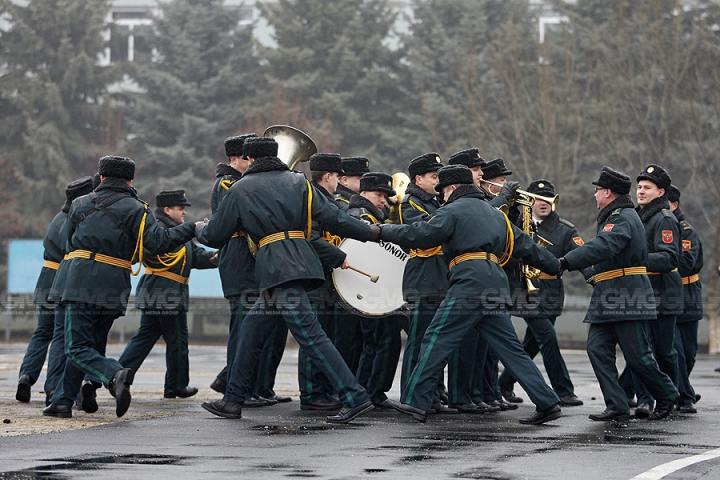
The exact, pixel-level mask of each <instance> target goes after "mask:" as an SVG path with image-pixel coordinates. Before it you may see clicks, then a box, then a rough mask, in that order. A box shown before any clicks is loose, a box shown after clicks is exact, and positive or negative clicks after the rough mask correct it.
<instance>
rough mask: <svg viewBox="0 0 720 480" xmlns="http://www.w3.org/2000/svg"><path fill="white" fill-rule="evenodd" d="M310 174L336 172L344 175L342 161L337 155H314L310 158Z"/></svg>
mask: <svg viewBox="0 0 720 480" xmlns="http://www.w3.org/2000/svg"><path fill="white" fill-rule="evenodd" d="M310 171H311V172H337V173H339V174H340V175H345V174H344V173H343V169H342V160H341V158H340V154H338V153H315V154H313V155H312V156H311V157H310Z"/></svg>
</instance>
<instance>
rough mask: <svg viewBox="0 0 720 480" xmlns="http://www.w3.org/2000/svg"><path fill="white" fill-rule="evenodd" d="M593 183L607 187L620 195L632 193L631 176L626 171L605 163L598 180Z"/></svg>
mask: <svg viewBox="0 0 720 480" xmlns="http://www.w3.org/2000/svg"><path fill="white" fill-rule="evenodd" d="M592 184H593V185H597V186H598V187H602V188H607V189H608V190H612V191H613V192H615V193H618V194H620V195H627V194H628V193H630V187H631V186H632V181H630V177H628V176H627V175H625V174H624V173H622V172H618V171H617V170H613V169H612V168H610V167H608V166H606V165H603V167H602V170H600V176H599V177H598V179H597V180H595V181H593V182H592Z"/></svg>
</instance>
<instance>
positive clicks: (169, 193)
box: [155, 189, 191, 208]
mask: <svg viewBox="0 0 720 480" xmlns="http://www.w3.org/2000/svg"><path fill="white" fill-rule="evenodd" d="M190 205H191V204H190V202H188V199H187V197H186V196H185V190H182V189H180V190H163V191H161V192H160V193H158V194H157V195H155V206H156V207H158V208H163V207H189V206H190Z"/></svg>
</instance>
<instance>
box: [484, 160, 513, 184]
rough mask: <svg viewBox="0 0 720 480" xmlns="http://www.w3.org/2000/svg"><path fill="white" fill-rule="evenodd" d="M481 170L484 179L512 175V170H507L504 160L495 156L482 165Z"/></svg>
mask: <svg viewBox="0 0 720 480" xmlns="http://www.w3.org/2000/svg"><path fill="white" fill-rule="evenodd" d="M482 171H483V179H485V180H492V179H493V178H497V177H503V176H504V177H507V176H508V175H512V173H513V172H512V170H508V168H507V167H506V166H505V162H504V161H503V159H502V158H496V159H494V160H490V161H489V162H487V163H486V164H485V165H483V167H482Z"/></svg>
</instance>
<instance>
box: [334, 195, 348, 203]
mask: <svg viewBox="0 0 720 480" xmlns="http://www.w3.org/2000/svg"><path fill="white" fill-rule="evenodd" d="M337 200H340V201H341V202H345V203H348V204H349V203H350V200H348V199H347V198H345V197H343V196H342V195H337V194H336V195H335V201H337Z"/></svg>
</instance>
